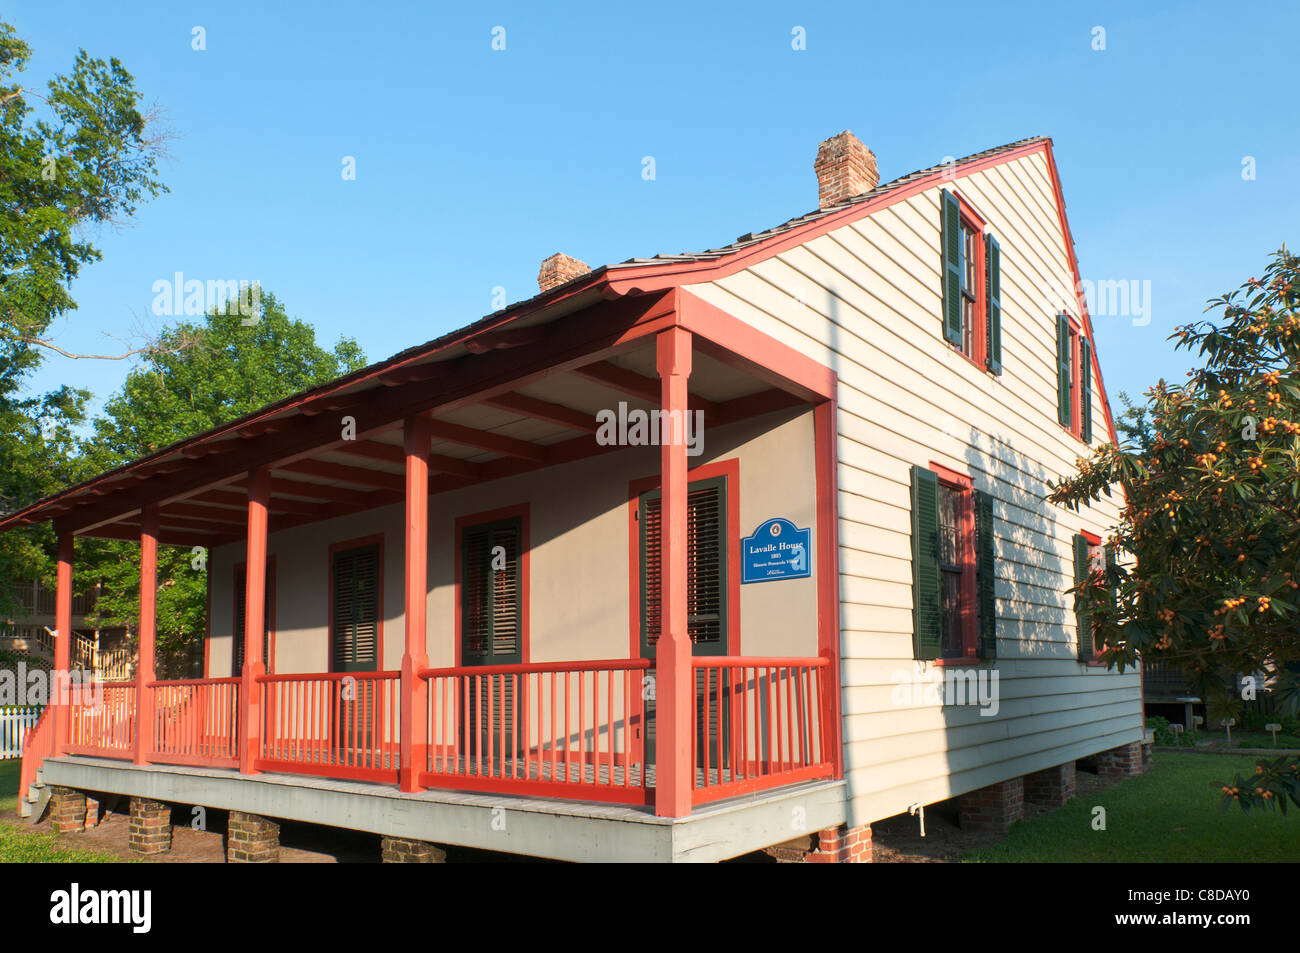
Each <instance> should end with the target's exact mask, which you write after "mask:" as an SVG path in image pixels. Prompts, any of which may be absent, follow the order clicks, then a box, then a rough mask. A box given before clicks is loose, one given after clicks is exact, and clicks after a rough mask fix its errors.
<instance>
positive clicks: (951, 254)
mask: <svg viewBox="0 0 1300 953" xmlns="http://www.w3.org/2000/svg"><path fill="white" fill-rule="evenodd" d="M940 208H941V210H942V213H941V218H942V220H941V223H940V225H941V229H940V231H941V233H942V234H941V244H942V253H943V263H942V274H943V278H942V280H943V335H944V338H945V340H947V341H948V342H949V343H950V344H952V345H953V347H955V348H956V349H957V350H958V351H960V352H961V353H962V354H964V355H966V357H967V358H969V359H970V360H971V361H972V362H974V363H975V364H976V365H977V366H979V367H982V368H986V369H988V370H989V371H991V372H993V373H994V374H1000V373H1002V252H1001V249H1000V247H999V246H998V242H997V239H995V238H994V237H993V235H992V234H987V235H985V234H984V223H983V220H982V219H981V218H980V217H979V216H978V215H976V214H975V211H974V210H973V209H972V208H971V207H970V206H969V205H967V204H966V202H965V201H963V200H962V199H961V198H960V197H959V196H957V195H954V194H953V193H952V192H948V191H945V192H943V193H942V195H941V197H940Z"/></svg>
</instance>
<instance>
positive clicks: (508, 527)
mask: <svg viewBox="0 0 1300 953" xmlns="http://www.w3.org/2000/svg"><path fill="white" fill-rule="evenodd" d="M459 532H460V658H461V664H462V665H512V664H517V663H520V662H523V660H524V573H523V561H524V549H525V540H524V527H523V518H522V517H520V516H511V517H507V518H504V519H496V520H491V521H489V522H480V523H474V524H468V525H463V526H461V527H460V529H459Z"/></svg>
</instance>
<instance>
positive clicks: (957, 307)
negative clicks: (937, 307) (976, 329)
mask: <svg viewBox="0 0 1300 953" xmlns="http://www.w3.org/2000/svg"><path fill="white" fill-rule="evenodd" d="M939 209H940V231H941V233H942V234H941V237H940V241H941V243H942V246H943V249H942V258H943V263H942V264H943V267H942V268H941V269H940V280H941V281H942V282H943V337H944V340H946V341H948V342H949V343H950V344H956V345H959V346H960V344H961V206H960V205H959V204H958V203H957V196H955V195H953V194H952V193H951V192H949V191H947V190H946V189H945V190H944V191H943V193H942V194H941V195H940V196H939Z"/></svg>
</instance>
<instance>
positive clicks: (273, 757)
mask: <svg viewBox="0 0 1300 953" xmlns="http://www.w3.org/2000/svg"><path fill="white" fill-rule="evenodd" d="M257 681H258V687H259V689H260V691H261V705H262V747H261V752H260V755H259V757H258V758H257V759H256V760H255V767H256V768H257V769H258V770H259V771H284V772H288V773H291V774H319V775H325V776H327V777H334V778H357V779H360V780H367V781H388V782H391V783H396V782H397V771H398V767H399V760H398V759H399V754H400V751H401V699H400V694H399V691H398V687H399V684H400V673H398V672H355V673H331V674H323V675H264V676H262V677H260V678H259V679H258V680H257Z"/></svg>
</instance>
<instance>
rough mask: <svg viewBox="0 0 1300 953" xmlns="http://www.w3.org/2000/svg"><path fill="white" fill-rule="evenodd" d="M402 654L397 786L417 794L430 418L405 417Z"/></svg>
mask: <svg viewBox="0 0 1300 953" xmlns="http://www.w3.org/2000/svg"><path fill="white" fill-rule="evenodd" d="M403 433H404V436H405V443H406V560H405V566H406V583H405V589H406V605H405V617H406V649H405V651H404V652H403V653H402V682H401V691H402V747H401V773H400V776H399V779H400V787H401V789H402V790H403V791H418V790H419V789H420V782H419V777H420V772H421V771H422V770H423V769H424V767H425V765H426V764H427V761H428V746H429V697H428V696H429V689H428V685H427V684H426V683H425V681H424V679H422V678H420V676H419V672H420V669H422V668H427V667H428V665H429V654H428V646H427V644H426V640H427V636H426V631H427V630H426V628H425V621H426V620H425V617H426V613H427V604H428V598H429V576H428V557H429V447H430V444H431V442H432V436H433V435H432V427H431V421H430V419H429V418H428V417H424V416H414V417H408V418H406V421H405V424H404V426H403Z"/></svg>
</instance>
